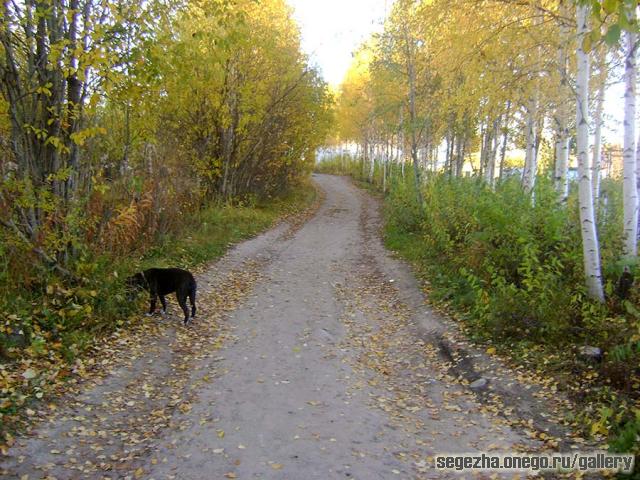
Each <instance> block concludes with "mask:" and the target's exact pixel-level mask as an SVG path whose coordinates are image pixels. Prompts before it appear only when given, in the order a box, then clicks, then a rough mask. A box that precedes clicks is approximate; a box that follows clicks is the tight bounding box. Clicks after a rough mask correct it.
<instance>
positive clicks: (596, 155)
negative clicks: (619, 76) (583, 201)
mask: <svg viewBox="0 0 640 480" xmlns="http://www.w3.org/2000/svg"><path fill="white" fill-rule="evenodd" d="M603 55H604V54H603ZM601 65H602V67H603V68H604V61H603V62H602V64H601ZM605 75H606V74H605ZM605 83H606V76H605V77H604V78H603V79H602V83H601V84H600V88H598V101H597V104H596V118H595V122H596V130H595V132H594V135H593V159H592V162H591V172H592V174H591V179H592V182H593V202H594V204H595V205H597V204H598V199H599V198H600V163H601V160H602V124H603V123H604V117H603V110H604V88H605Z"/></svg>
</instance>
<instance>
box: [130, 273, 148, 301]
mask: <svg viewBox="0 0 640 480" xmlns="http://www.w3.org/2000/svg"><path fill="white" fill-rule="evenodd" d="M125 284H126V285H127V289H128V290H129V293H130V300H133V297H134V295H135V294H136V293H137V292H139V291H140V290H142V289H147V288H148V287H149V284H148V283H147V279H146V278H145V276H144V273H142V272H138V273H136V274H135V275H131V276H130V277H127V279H126V280H125Z"/></svg>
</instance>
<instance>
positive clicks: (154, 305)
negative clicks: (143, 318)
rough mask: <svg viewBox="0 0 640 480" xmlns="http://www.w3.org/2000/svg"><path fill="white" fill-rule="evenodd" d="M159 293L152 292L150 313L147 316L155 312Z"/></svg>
mask: <svg viewBox="0 0 640 480" xmlns="http://www.w3.org/2000/svg"><path fill="white" fill-rule="evenodd" d="M157 298H158V295H157V294H156V293H152V294H151V299H150V305H149V313H147V317H151V316H152V315H153V312H155V311H156V300H157Z"/></svg>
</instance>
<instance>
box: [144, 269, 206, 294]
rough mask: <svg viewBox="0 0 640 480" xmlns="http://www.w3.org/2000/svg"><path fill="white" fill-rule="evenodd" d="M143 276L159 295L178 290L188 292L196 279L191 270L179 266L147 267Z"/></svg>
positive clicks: (194, 285)
mask: <svg viewBox="0 0 640 480" xmlns="http://www.w3.org/2000/svg"><path fill="white" fill-rule="evenodd" d="M144 276H145V278H146V280H147V282H148V283H149V286H150V287H151V286H153V287H155V290H156V292H157V293H158V294H159V295H167V294H168V293H173V292H179V291H183V292H184V293H185V294H189V292H190V291H191V290H195V288H196V279H195V278H193V275H192V274H191V272H188V271H186V270H183V269H181V268H149V269H148V270H145V271H144Z"/></svg>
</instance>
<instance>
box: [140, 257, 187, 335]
mask: <svg viewBox="0 0 640 480" xmlns="http://www.w3.org/2000/svg"><path fill="white" fill-rule="evenodd" d="M130 281H131V282H133V283H134V284H137V285H139V286H141V287H143V288H145V289H147V290H148V291H149V293H150V295H151V305H150V307H149V314H153V312H154V310H155V308H156V298H157V297H158V296H159V297H160V301H161V302H162V308H163V311H165V310H166V302H165V299H164V296H165V295H167V294H169V293H173V292H176V297H177V299H178V303H179V304H180V308H182V311H183V312H184V323H185V324H186V323H187V322H188V321H189V310H188V308H187V302H186V301H187V297H189V302H190V303H191V317H195V315H196V288H197V284H196V279H195V278H193V275H192V274H191V272H188V271H187V270H183V269H181V268H149V269H147V270H145V271H143V272H140V273H137V274H136V275H134V276H133V277H131V279H130Z"/></svg>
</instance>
